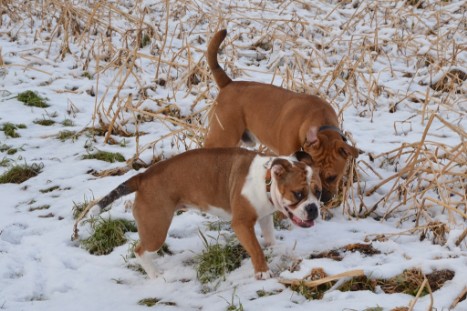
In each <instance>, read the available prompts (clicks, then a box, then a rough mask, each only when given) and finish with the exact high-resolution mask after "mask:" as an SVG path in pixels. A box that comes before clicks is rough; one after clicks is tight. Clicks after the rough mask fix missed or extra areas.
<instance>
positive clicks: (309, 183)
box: [98, 148, 321, 279]
mask: <svg viewBox="0 0 467 311" xmlns="http://www.w3.org/2000/svg"><path fill="white" fill-rule="evenodd" d="M311 164H312V163H311V158H310V156H309V155H308V154H306V153H304V152H299V153H296V154H295V155H294V156H290V157H270V156H265V155H262V154H259V153H256V152H253V151H248V150H245V149H241V148H213V149H197V150H192V151H188V152H185V153H182V154H180V155H177V156H175V157H173V158H171V159H169V160H166V161H162V162H159V163H157V164H154V165H152V166H151V167H150V168H149V169H147V170H146V171H145V172H144V173H141V174H138V175H136V176H134V177H132V178H130V179H129V180H127V181H125V182H124V183H122V184H120V185H119V186H118V187H117V188H115V189H114V190H113V191H111V192H110V193H109V194H108V195H106V196H105V197H104V198H102V199H101V200H100V201H99V202H98V206H99V209H100V211H102V210H103V209H104V208H105V207H106V206H108V205H109V204H110V203H112V202H113V201H115V200H116V199H118V198H120V197H122V196H124V195H127V194H130V193H132V192H136V197H135V203H134V207H133V215H134V217H135V220H136V223H137V227H138V233H139V237H140V241H139V242H138V245H137V246H136V248H135V254H136V256H137V258H138V259H139V260H140V262H141V265H142V266H143V268H144V270H145V271H146V272H147V274H148V275H149V277H151V278H155V277H156V276H157V274H158V273H157V270H156V267H155V265H154V263H153V262H152V258H153V256H154V255H155V253H156V252H157V250H159V248H160V247H161V246H162V244H163V243H164V241H165V239H166V237H167V232H168V230H169V226H170V223H171V221H172V217H173V215H174V212H175V211H176V210H178V209H181V208H192V207H196V208H197V209H199V210H201V211H205V212H210V213H212V214H214V215H221V216H227V217H228V218H229V219H230V220H231V221H232V228H233V230H234V231H235V233H236V235H237V237H238V239H239V241H240V243H241V244H242V246H243V247H244V248H245V250H246V251H247V252H248V254H249V255H250V257H251V260H252V262H253V267H254V269H255V276H256V278H258V279H267V278H269V277H271V273H270V271H269V269H268V266H267V263H266V259H265V257H264V254H263V251H262V249H261V247H260V244H259V242H258V239H257V238H256V236H255V231H254V225H255V223H256V221H258V222H259V224H260V227H261V230H262V232H263V236H264V240H265V243H266V244H273V243H274V233H273V230H274V228H273V222H272V213H274V212H275V211H278V210H279V211H281V212H282V213H283V214H284V215H286V216H287V217H288V218H290V220H291V221H292V222H293V223H294V224H296V225H298V226H300V227H305V228H308V227H311V226H313V224H314V221H315V219H316V218H317V217H318V214H319V208H318V207H319V201H318V199H317V198H316V197H315V195H313V193H314V192H316V191H320V190H321V184H320V181H319V177H318V173H317V172H313V170H312V168H311ZM312 190H313V191H312Z"/></svg>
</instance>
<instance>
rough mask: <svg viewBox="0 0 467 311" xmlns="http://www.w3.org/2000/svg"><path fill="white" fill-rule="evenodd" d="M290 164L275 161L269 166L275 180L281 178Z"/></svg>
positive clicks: (278, 160) (280, 160) (284, 161)
mask: <svg viewBox="0 0 467 311" xmlns="http://www.w3.org/2000/svg"><path fill="white" fill-rule="evenodd" d="M290 165H291V164H290V163H289V161H287V160H284V159H275V160H274V161H273V162H272V164H271V172H272V173H273V174H274V176H275V177H276V178H280V177H282V176H283V175H284V174H285V172H286V171H287V168H288V167H289V166H290Z"/></svg>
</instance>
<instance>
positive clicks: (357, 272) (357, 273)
mask: <svg viewBox="0 0 467 311" xmlns="http://www.w3.org/2000/svg"><path fill="white" fill-rule="evenodd" d="M364 275H365V272H364V271H363V270H361V269H357V270H350V271H347V272H343V273H338V274H335V275H331V276H327V277H325V278H322V279H319V280H313V281H306V280H303V279H292V280H287V279H279V283H281V284H284V285H305V286H306V287H317V286H319V285H321V284H325V283H329V282H332V281H336V280H339V279H342V278H347V277H357V276H364Z"/></svg>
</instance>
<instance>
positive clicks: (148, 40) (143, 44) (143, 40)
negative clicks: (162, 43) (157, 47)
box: [139, 33, 151, 48]
mask: <svg viewBox="0 0 467 311" xmlns="http://www.w3.org/2000/svg"><path fill="white" fill-rule="evenodd" d="M150 43H151V37H150V36H149V35H148V34H146V33H145V34H144V35H143V37H142V38H141V43H140V46H139V47H140V48H144V47H146V46H147V45H149V44H150Z"/></svg>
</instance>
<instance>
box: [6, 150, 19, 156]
mask: <svg viewBox="0 0 467 311" xmlns="http://www.w3.org/2000/svg"><path fill="white" fill-rule="evenodd" d="M17 152H18V149H16V148H10V149H8V151H7V152H6V154H8V155H14V154H15V153H17Z"/></svg>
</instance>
